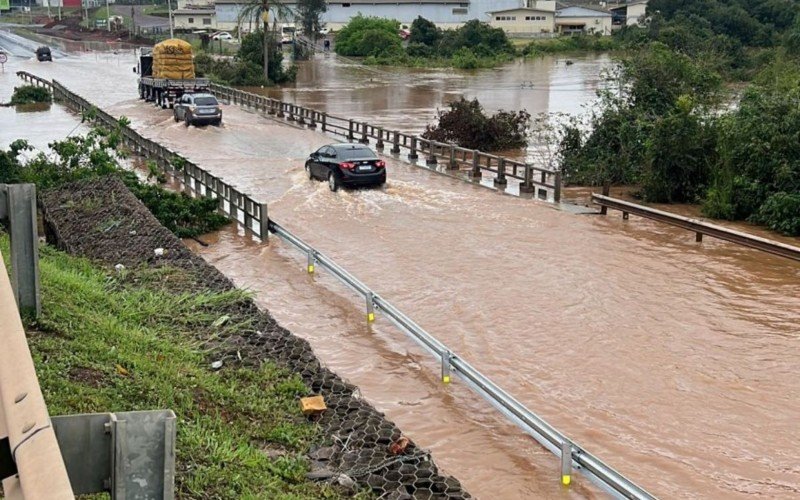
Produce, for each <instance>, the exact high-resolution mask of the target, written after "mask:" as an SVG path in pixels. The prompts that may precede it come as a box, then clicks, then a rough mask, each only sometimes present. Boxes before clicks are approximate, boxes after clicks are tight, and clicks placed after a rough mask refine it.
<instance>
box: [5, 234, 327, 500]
mask: <svg viewBox="0 0 800 500" xmlns="http://www.w3.org/2000/svg"><path fill="white" fill-rule="evenodd" d="M0 249H2V251H3V254H4V255H5V256H6V257H8V255H9V254H8V237H7V235H5V234H1V233H0ZM40 252H41V255H40V271H41V281H42V300H43V314H42V316H41V318H40V319H39V320H38V321H36V322H35V323H30V322H29V323H28V325H27V330H28V332H29V343H30V346H31V352H32V354H33V357H34V361H35V364H36V369H37V373H38V376H39V382H40V384H41V387H42V392H43V393H44V397H45V400H46V401H47V405H48V409H49V411H50V414H51V415H60V414H73V413H82V412H109V411H110V412H114V411H130V410H150V409H167V408H168V409H172V410H173V411H174V412H175V413H176V415H177V416H178V438H177V467H178V474H177V481H176V490H177V494H178V496H179V497H183V498H282V499H302V498H315V499H316V498H338V496H339V493H338V492H337V491H335V490H333V489H331V488H330V487H327V486H323V485H319V484H314V483H310V482H308V481H307V480H306V479H305V473H306V471H307V467H308V465H307V462H306V460H305V459H304V453H305V452H306V451H307V448H308V446H309V445H310V443H312V442H314V441H316V440H318V439H320V437H319V435H318V430H317V428H316V427H315V426H314V425H313V424H312V423H310V422H308V421H307V420H306V419H305V418H304V417H303V416H302V414H301V413H300V410H299V405H298V402H297V399H298V397H299V396H301V395H306V393H307V389H306V388H305V386H304V384H303V383H302V381H301V380H300V378H299V377H297V376H296V375H293V374H291V373H288V372H287V371H286V370H283V369H281V368H278V367H276V366H275V365H273V364H271V363H264V364H262V365H261V366H260V367H259V368H243V367H239V368H237V367H229V366H224V367H223V368H222V369H221V370H219V371H212V370H211V369H210V366H209V362H210V361H211V360H212V359H214V357H213V354H211V352H210V350H211V349H212V348H211V344H210V343H209V339H213V338H216V337H219V336H226V335H228V334H232V333H237V332H241V331H243V330H247V329H248V327H249V326H248V323H247V320H246V319H243V318H238V319H237V318H236V317H231V318H230V319H228V320H227V321H218V320H220V318H221V316H222V315H223V313H224V311H226V310H228V309H227V307H228V306H230V305H231V304H233V303H236V302H238V301H241V300H243V299H244V298H245V297H246V296H245V294H244V292H241V291H238V290H235V291H228V292H213V293H212V292H208V293H200V294H189V293H180V292H177V293H176V291H175V290H176V288H177V289H180V288H181V284H182V283H184V282H185V281H186V280H187V279H188V278H187V277H186V276H185V275H184V274H183V273H182V272H179V271H177V270H170V269H160V270H152V269H140V270H125V271H123V272H122V273H117V272H116V271H114V270H113V269H105V268H102V267H98V266H97V265H95V264H92V263H90V262H89V261H87V260H85V259H80V258H76V257H73V256H69V255H67V254H64V253H62V252H59V251H56V250H54V249H53V248H52V247H47V246H45V247H42V248H41V249H40ZM167 284H169V285H167ZM168 289H169V290H171V291H168ZM220 323H222V324H220ZM215 324H216V325H219V326H215ZM265 450H280V453H281V454H282V456H278V457H277V458H275V453H272V455H273V458H271V457H270V456H269V455H268V454H267V453H266V452H265Z"/></svg>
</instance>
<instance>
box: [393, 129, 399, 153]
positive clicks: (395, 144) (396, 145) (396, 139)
mask: <svg viewBox="0 0 800 500" xmlns="http://www.w3.org/2000/svg"><path fill="white" fill-rule="evenodd" d="M391 153H392V154H400V132H398V131H397V130H395V131H394V133H393V134H392V149H391Z"/></svg>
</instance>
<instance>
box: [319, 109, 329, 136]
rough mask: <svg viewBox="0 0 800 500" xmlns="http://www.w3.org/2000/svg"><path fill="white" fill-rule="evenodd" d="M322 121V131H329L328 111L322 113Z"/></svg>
mask: <svg viewBox="0 0 800 500" xmlns="http://www.w3.org/2000/svg"><path fill="white" fill-rule="evenodd" d="M320 121H321V122H322V131H323V132H327V131H328V113H322V120H320Z"/></svg>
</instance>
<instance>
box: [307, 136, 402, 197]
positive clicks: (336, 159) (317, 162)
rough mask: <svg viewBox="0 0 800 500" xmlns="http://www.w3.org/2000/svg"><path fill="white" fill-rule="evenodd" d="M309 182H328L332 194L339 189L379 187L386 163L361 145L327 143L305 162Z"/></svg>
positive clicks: (383, 179) (384, 176)
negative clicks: (343, 187) (312, 180)
mask: <svg viewBox="0 0 800 500" xmlns="http://www.w3.org/2000/svg"><path fill="white" fill-rule="evenodd" d="M306 173H308V178H309V179H320V180H326V181H328V186H329V187H330V188H331V191H336V190H337V189H339V188H340V187H342V186H346V187H355V186H380V185H381V184H384V183H385V182H386V162H385V161H383V160H380V159H378V155H376V154H375V152H374V151H372V150H371V149H370V148H369V147H367V146H365V145H363V144H330V145H328V146H323V147H321V148H319V149H318V150H317V151H316V152H314V153H311V156H310V157H309V158H308V160H306Z"/></svg>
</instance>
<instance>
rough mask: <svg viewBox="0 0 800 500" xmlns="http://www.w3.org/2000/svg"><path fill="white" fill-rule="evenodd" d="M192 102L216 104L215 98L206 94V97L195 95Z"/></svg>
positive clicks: (200, 104) (205, 104)
mask: <svg viewBox="0 0 800 500" xmlns="http://www.w3.org/2000/svg"><path fill="white" fill-rule="evenodd" d="M194 103H195V104H196V105H198V106H216V105H217V98H216V97H212V96H208V97H195V98H194Z"/></svg>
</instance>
